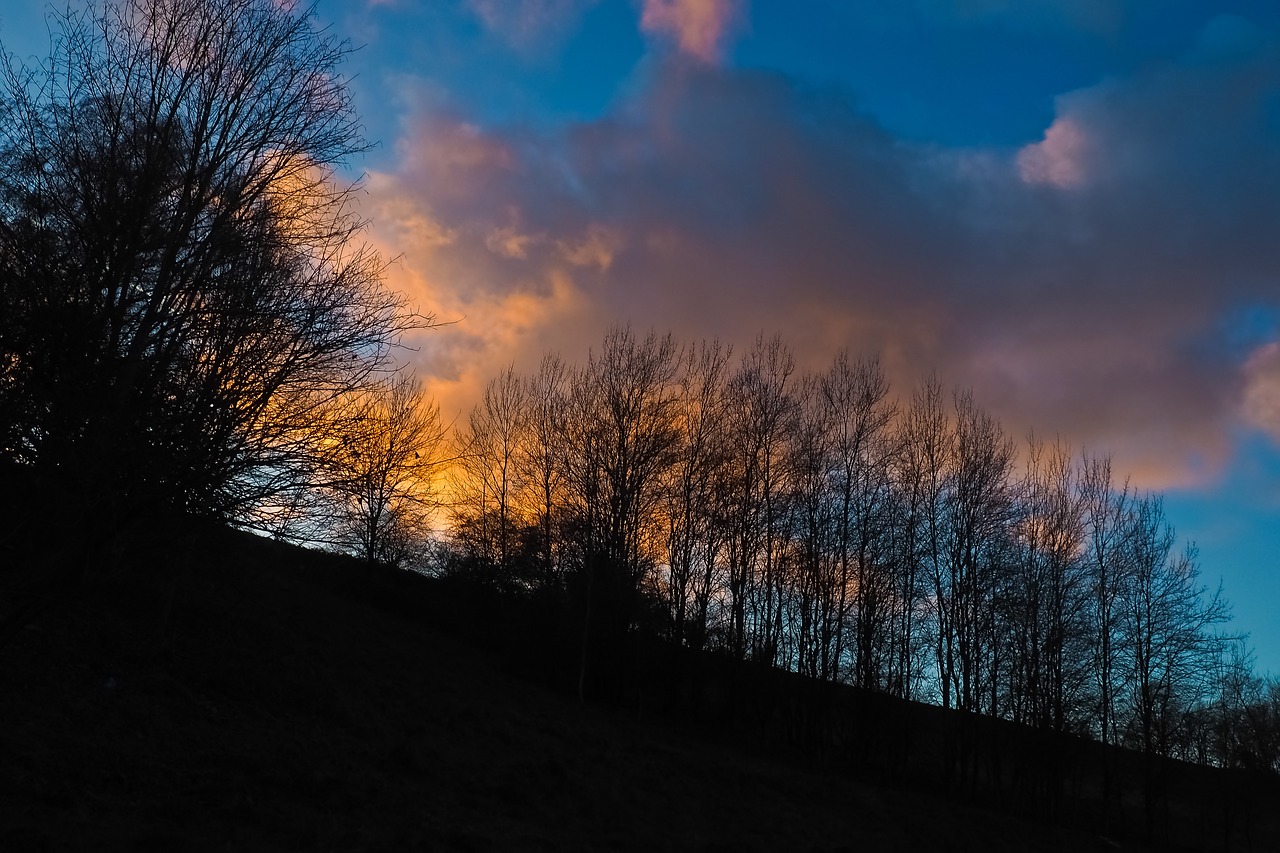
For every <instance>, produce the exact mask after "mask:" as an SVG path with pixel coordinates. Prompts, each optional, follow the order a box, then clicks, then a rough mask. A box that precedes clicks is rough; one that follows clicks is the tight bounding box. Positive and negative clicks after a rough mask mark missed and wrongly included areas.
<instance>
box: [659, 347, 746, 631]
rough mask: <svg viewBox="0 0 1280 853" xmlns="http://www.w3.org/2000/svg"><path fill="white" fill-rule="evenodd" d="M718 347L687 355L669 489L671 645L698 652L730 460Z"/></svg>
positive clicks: (724, 363)
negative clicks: (724, 423) (725, 479)
mask: <svg viewBox="0 0 1280 853" xmlns="http://www.w3.org/2000/svg"><path fill="white" fill-rule="evenodd" d="M731 352H732V350H731V348H729V347H726V346H723V345H722V344H721V343H720V342H719V341H716V340H712V341H703V342H702V343H701V344H698V345H695V346H690V347H688V348H687V349H686V350H685V351H684V356H683V359H682V365H681V370H680V374H679V380H678V382H679V390H678V396H677V400H676V419H677V425H678V427H679V429H678V431H677V433H676V441H677V442H679V445H678V447H677V449H676V452H675V454H674V458H673V462H672V465H671V466H670V468H669V470H668V475H669V479H668V481H667V483H666V486H665V493H666V511H665V515H666V519H667V547H666V557H667V583H666V598H667V604H668V607H669V608H670V611H671V616H672V625H673V639H674V640H675V642H677V643H686V642H687V643H688V644H689V645H690V646H693V647H695V648H698V647H701V645H702V644H703V642H704V640H705V637H706V630H707V617H708V610H709V608H710V604H711V597H712V594H713V593H714V591H715V582H716V574H717V565H718V562H719V560H720V554H721V552H722V550H723V548H724V533H723V525H722V524H721V517H722V515H723V510H722V507H721V506H720V502H721V495H720V494H719V492H720V489H719V488H718V487H719V486H720V484H721V482H722V480H723V477H724V468H725V465H726V462H727V459H728V448H727V443H726V442H725V440H724V435H723V432H722V428H723V422H724V413H725V405H726V400H725V392H726V381H727V374H728V364H729V357H730V354H731Z"/></svg>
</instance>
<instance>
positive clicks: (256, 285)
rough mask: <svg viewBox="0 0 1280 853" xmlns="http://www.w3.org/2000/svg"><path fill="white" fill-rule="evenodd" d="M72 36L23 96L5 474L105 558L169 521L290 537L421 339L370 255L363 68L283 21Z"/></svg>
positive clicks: (57, 29)
mask: <svg viewBox="0 0 1280 853" xmlns="http://www.w3.org/2000/svg"><path fill="white" fill-rule="evenodd" d="M53 32H54V36H53V45H52V54H51V56H50V58H49V60H48V61H47V63H45V64H42V65H40V66H39V67H36V68H27V67H22V66H15V65H13V64H12V63H9V64H7V65H6V67H5V78H4V82H5V86H4V91H3V94H2V95H0V97H2V99H3V101H2V103H0V113H3V115H4V121H3V122H2V123H0V264H3V270H2V271H0V305H2V306H3V317H2V319H0V327H2V328H3V332H0V347H3V352H0V365H2V366H3V368H2V369H3V375H4V379H3V381H2V382H0V394H3V395H4V404H5V405H4V406H3V407H0V408H3V409H4V411H5V415H4V416H3V417H2V418H0V419H2V420H3V421H4V424H3V427H2V428H0V434H3V436H4V446H3V453H4V456H5V459H6V460H7V461H9V462H11V463H15V464H22V465H30V466H32V471H33V472H34V475H33V477H32V479H33V480H34V482H35V484H36V486H35V488H36V489H37V491H38V492H39V495H37V496H36V497H35V498H34V500H36V501H37V502H40V501H44V502H54V501H56V502H57V503H59V504H61V505H63V506H64V507H66V508H67V511H66V512H64V513H62V514H60V515H59V516H58V517H59V518H61V519H64V520H65V521H66V522H67V523H68V524H69V525H70V527H71V528H73V529H76V530H79V531H85V533H84V535H83V537H82V541H83V540H86V539H87V540H95V539H97V538H100V537H101V536H105V535H110V533H111V531H112V530H114V529H116V527H117V526H118V525H119V524H120V523H121V522H122V521H123V520H125V519H127V518H129V517H131V516H134V515H136V514H137V513H139V512H143V511H145V510H147V509H148V508H151V507H155V506H159V505H166V504H167V505H174V506H177V507H179V508H181V509H182V510H184V511H187V512H197V513H204V514H209V515H214V516H218V517H222V518H231V519H235V520H237V521H240V522H242V523H257V524H260V525H274V524H277V523H278V522H279V521H280V520H281V519H282V518H283V517H284V516H286V515H287V510H288V509H289V508H290V507H291V506H294V505H296V503H297V500H298V495H299V493H300V490H301V489H303V488H305V487H306V486H307V485H309V484H310V483H311V481H312V479H311V475H312V474H313V473H314V472H315V471H316V469H317V465H318V464H319V462H320V461H321V460H322V457H323V454H324V452H325V451H326V450H327V449H328V448H330V447H331V446H332V441H331V438H332V434H331V433H330V432H327V431H326V429H325V424H324V421H323V414H324V413H325V412H327V411H329V410H330V409H331V404H332V402H333V401H334V400H335V399H337V398H339V397H341V396H342V395H343V394H346V393H348V392H350V391H352V390H353V389H355V388H358V387H361V386H362V385H364V384H365V383H366V382H370V381H376V380H377V371H379V370H380V369H382V367H383V366H384V365H385V363H386V358H387V354H388V348H389V347H390V346H392V345H394V344H395V342H396V340H397V338H398V335H399V334H400V333H401V332H402V331H403V330H405V329H406V328H407V327H408V326H410V325H415V324H417V322H418V320H417V319H416V318H413V317H412V316H410V315H409V314H408V313H407V312H406V311H405V305H404V303H403V301H402V299H401V298H400V297H398V296H396V295H395V294H391V293H388V292H387V291H386V290H384V289H383V287H382V283H381V271H382V264H381V262H380V261H379V259H378V258H377V256H376V255H375V254H373V253H372V252H370V251H368V250H366V249H364V248H362V247H361V246H360V245H358V244H357V243H356V242H355V238H356V237H357V236H358V234H359V232H360V229H361V227H362V222H361V220H360V219H359V218H358V217H357V216H356V215H355V214H354V213H353V212H352V208H351V207H350V205H349V204H348V202H349V200H350V198H351V196H352V193H353V192H354V191H355V189H356V186H355V185H353V184H351V183H348V182H345V181H344V180H342V179H341V178H340V176H339V173H338V168H339V166H340V165H341V164H343V163H344V162H346V161H347V159H348V158H350V157H351V156H353V155H355V154H357V153H359V152H361V151H363V150H364V148H365V143H364V141H363V139H362V138H361V136H360V130H359V124H358V120H357V117H356V116H355V114H354V112H353V110H352V107H351V99H350V95H349V92H348V90H347V88H346V79H345V78H344V76H343V74H342V71H341V65H342V62H343V59H344V57H345V56H346V54H347V52H348V47H347V45H346V44H345V43H344V42H341V41H339V40H337V39H335V38H333V37H332V36H330V35H328V34H326V33H325V32H324V31H323V30H321V29H319V28H318V27H317V26H316V24H315V22H314V20H313V19H312V18H311V17H310V15H309V14H307V13H303V12H299V11H296V10H295V9H294V7H293V6H292V5H291V4H280V3H275V2H272V0H227V2H221V3H206V2H203V0H116V2H106V3H105V4H104V5H101V6H96V5H88V6H86V7H84V8H83V9H82V10H81V11H77V12H68V13H66V14H65V15H62V16H60V17H58V18H56V19H55V21H54V28H53ZM60 538H66V537H50V539H51V540H57V539H60Z"/></svg>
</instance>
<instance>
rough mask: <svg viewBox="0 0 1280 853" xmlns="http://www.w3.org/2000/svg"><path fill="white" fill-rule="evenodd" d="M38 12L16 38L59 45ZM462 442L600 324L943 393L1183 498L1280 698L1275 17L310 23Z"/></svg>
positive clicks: (684, 15) (791, 9)
mask: <svg viewBox="0 0 1280 853" xmlns="http://www.w3.org/2000/svg"><path fill="white" fill-rule="evenodd" d="M43 8H44V6H43V4H41V3H38V2H24V3H10V4H8V6H7V8H6V11H4V12H0V35H3V37H4V38H5V40H6V43H7V45H8V46H9V48H10V49H12V50H17V51H18V52H19V53H22V54H24V55H26V54H30V53H34V52H39V51H41V49H42V43H41V34H42V32H43V24H42V23H41V21H42V15H43ZM318 11H319V15H320V17H321V19H322V20H325V21H327V22H331V23H332V25H333V26H334V27H335V30H336V31H337V32H338V33H340V34H343V35H347V36H349V37H350V38H351V39H352V41H353V42H354V43H356V44H358V45H361V49H360V50H359V51H358V52H357V53H356V54H355V55H354V56H353V57H352V60H351V62H350V66H349V69H350V71H351V72H352V73H353V74H354V75H355V79H354V83H353V87H354V91H355V95H356V99H357V107H358V109H359V111H360V113H361V115H362V117H363V119H364V121H365V124H366V127H367V131H368V134H369V136H370V138H372V139H374V140H377V141H378V142H379V143H380V145H379V147H378V148H377V149H376V150H375V151H374V152H372V153H371V154H370V155H369V156H368V158H367V159H366V160H365V161H364V162H362V163H359V164H354V165H355V167H356V168H362V169H364V170H366V171H367V172H368V178H367V188H368V193H367V195H366V196H365V201H364V204H365V205H366V207H367V213H368V215H369V216H370V217H371V219H372V221H373V228H372V231H371V232H370V237H371V239H372V240H373V242H374V243H375V244H376V245H378V246H379V248H381V249H382V250H383V251H384V252H385V253H386V254H387V255H388V256H390V257H398V258H399V261H398V262H397V264H396V265H395V266H394V267H393V269H392V271H391V276H390V279H391V282H392V284H393V285H395V286H396V287H399V288H402V289H403V290H405V291H406V292H407V293H409V294H410V295H411V296H413V297H414V298H415V299H417V300H418V301H419V302H420V304H421V305H422V307H423V308H425V309H426V310H430V311H434V312H436V313H437V314H438V315H439V316H440V317H441V318H443V319H451V320H452V319H456V320H458V321H459V322H458V323H457V324H456V325H454V326H451V327H449V329H447V330H445V331H440V332H436V333H433V334H432V335H431V336H430V337H429V338H427V339H425V340H424V341H423V342H422V346H421V350H420V352H419V354H418V356H417V357H416V361H417V367H418V368H419V370H420V371H421V372H422V373H423V375H424V377H425V378H426V379H427V381H428V384H429V386H430V387H431V388H432V390H433V391H434V392H435V393H436V394H437V396H438V397H439V398H440V400H441V402H442V405H443V407H444V410H445V412H446V415H453V414H459V413H465V412H466V411H467V410H468V409H469V408H470V405H471V404H472V403H473V402H474V400H475V399H476V396H477V393H478V390H479V389H480V388H481V387H482V386H483V384H484V382H485V381H486V380H487V379H488V378H489V377H490V376H492V375H494V374H495V373H497V372H498V370H500V369H501V368H502V367H504V366H505V365H506V364H508V363H510V362H511V361H512V360H514V361H515V362H516V364H517V365H518V366H522V365H523V366H528V365H532V364H535V363H536V358H537V357H538V356H539V355H540V354H541V353H542V352H543V351H545V350H546V349H549V348H554V349H558V350H560V351H562V352H563V353H564V354H565V355H566V356H569V357H571V358H576V357H578V356H579V355H581V354H582V353H585V351H586V349H587V347H588V346H589V345H590V344H591V343H592V342H593V341H595V340H596V339H597V338H598V336H599V334H600V332H601V330H602V329H603V328H604V327H605V326H606V325H607V324H609V323H610V322H614V321H617V320H623V321H627V320H629V321H631V322H632V323H633V324H635V325H637V326H641V327H647V326H651V325H652V326H656V327H658V328H662V329H671V330H672V331H674V332H675V333H676V334H677V335H679V336H681V337H683V338H685V339H693V338H700V337H704V336H711V335H719V336H721V337H722V338H725V339H727V340H730V341H735V342H738V343H739V344H741V343H745V342H747V341H749V340H750V339H751V338H753V337H754V336H755V334H756V333H757V332H759V331H761V330H766V331H770V332H772V331H778V332H780V333H782V334H783V335H784V337H786V338H787V339H788V340H789V341H790V342H791V344H792V346H793V347H794V348H795V350H796V354H797V357H798V359H799V360H800V362H801V363H802V364H806V365H807V366H812V367H819V366H822V364H823V363H824V362H825V361H826V360H827V359H829V358H830V357H831V355H832V354H833V353H834V352H835V350H836V349H837V348H838V347H841V346H848V347H849V348H850V349H851V350H853V351H854V352H868V353H870V352H878V353H879V354H880V356H881V358H882V361H883V363H884V365H885V367H886V370H887V371H888V373H889V375H890V378H891V379H892V380H893V382H894V383H895V389H896V391H897V392H898V393H899V394H901V395H902V396H906V395H908V394H909V393H910V389H911V387H912V384H913V383H914V382H915V381H917V379H918V378H919V377H921V376H922V375H924V374H925V373H928V372H929V371H933V370H936V371H937V372H938V373H939V374H940V376H941V377H942V378H943V379H945V380H946V381H948V382H952V383H955V384H958V385H964V386H969V387H972V388H973V390H974V393H975V396H976V398H977V399H978V400H979V401H980V402H981V403H982V404H983V405H985V406H986V407H988V408H989V409H990V410H992V411H993V412H994V413H995V414H996V415H997V416H999V417H1000V419H1001V420H1002V422H1003V423H1004V425H1005V427H1006V429H1007V430H1008V431H1009V432H1010V433H1012V434H1013V435H1015V436H1017V437H1022V436H1025V435H1026V434H1027V433H1028V431H1030V430H1032V429H1034V430H1035V431H1036V433H1037V435H1040V436H1043V437H1048V438H1052V437H1053V436H1055V435H1056V436H1060V437H1061V438H1062V439H1063V440H1064V441H1066V442H1068V443H1069V444H1070V445H1071V446H1072V447H1074V448H1076V449H1077V450H1079V449H1081V448H1087V449H1089V450H1090V451H1092V452H1095V453H1098V452H1110V453H1111V454H1112V455H1113V457H1114V461H1115V468H1116V470H1117V471H1119V472H1128V473H1129V475H1130V476H1131V477H1132V479H1133V482H1134V483H1135V484H1136V485H1138V486H1139V487H1141V488H1151V489H1160V490H1162V491H1164V493H1165V494H1166V508H1167V511H1168V514H1169V516H1170V518H1171V520H1172V522H1173V523H1174V524H1175V525H1176V527H1177V528H1178V531H1179V533H1180V534H1181V535H1182V536H1183V537H1186V538H1190V539H1194V540H1195V541H1196V542H1197V543H1198V545H1199V546H1200V555H1201V566H1202V570H1203V573H1204V578H1205V580H1206V582H1207V583H1209V584H1210V585H1211V586H1212V585H1216V582H1217V579H1218V578H1219V577H1221V578H1222V579H1223V581H1224V584H1225V592H1226V595H1227V596H1228V597H1229V598H1230V599H1231V601H1232V602H1233V603H1234V607H1235V614H1236V621H1235V627H1236V628H1237V629H1238V630H1243V631H1248V632H1249V633H1250V634H1251V636H1252V640H1253V645H1254V646H1255V648H1256V650H1257V654H1258V662H1259V666H1260V668H1261V669H1264V670H1270V671H1272V672H1274V673H1280V620H1277V619H1276V617H1275V609H1276V605H1277V603H1280V6H1277V4H1275V3H1274V2H1265V3H1264V2H1199V1H1198V0H1145V2H1144V1H1143V0H1132V2H1124V0H1072V1H1071V2H1069V0H902V2H894V3H884V2H858V0H849V2H843V0H812V2H807V3H794V2H779V1H778V0H351V2H348V3H338V2H336V0H320V3H319V7H318Z"/></svg>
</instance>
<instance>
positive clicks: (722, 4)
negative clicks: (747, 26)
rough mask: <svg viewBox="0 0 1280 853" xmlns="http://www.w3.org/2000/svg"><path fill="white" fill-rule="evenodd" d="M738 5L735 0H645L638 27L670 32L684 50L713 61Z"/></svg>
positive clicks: (651, 31)
mask: <svg viewBox="0 0 1280 853" xmlns="http://www.w3.org/2000/svg"><path fill="white" fill-rule="evenodd" d="M737 6H738V4H737V2H735V0H645V2H644V12H643V13H642V14H641V17H640V29H641V30H643V31H644V32H646V33H650V34H654V35H664V36H671V37H673V38H674V39H675V41H676V44H678V45H679V46H680V50H681V51H683V52H684V53H686V54H688V55H690V56H694V57H697V58H698V59H701V60H702V61H703V62H715V61H716V59H718V58H719V56H720V49H721V46H722V41H723V40H724V38H725V36H726V34H727V32H728V30H729V28H730V26H731V25H732V23H733V21H734V19H735V17H736V14H737Z"/></svg>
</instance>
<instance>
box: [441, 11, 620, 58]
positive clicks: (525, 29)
mask: <svg viewBox="0 0 1280 853" xmlns="http://www.w3.org/2000/svg"><path fill="white" fill-rule="evenodd" d="M596 2H597V0H466V5H467V8H468V9H469V10H470V11H471V13H472V14H473V15H475V16H476V17H477V18H478V19H479V20H480V22H481V23H482V24H484V26H485V28H486V29H487V30H489V31H490V32H492V33H494V34H496V35H497V36H498V37H499V38H501V39H503V40H504V41H505V42H507V44H509V45H510V46H512V47H514V48H516V49H517V50H520V51H522V52H526V53H527V52H530V51H535V50H537V51H546V50H550V49H552V48H553V47H554V46H555V45H556V44H558V43H559V41H560V40H562V39H563V38H564V37H565V36H566V35H567V34H568V33H569V32H570V31H571V30H572V29H573V28H574V27H575V26H576V25H577V24H578V22H579V21H580V20H581V19H582V16H583V14H584V13H585V12H586V11H587V9H589V8H591V7H592V6H593V5H595V3H596Z"/></svg>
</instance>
